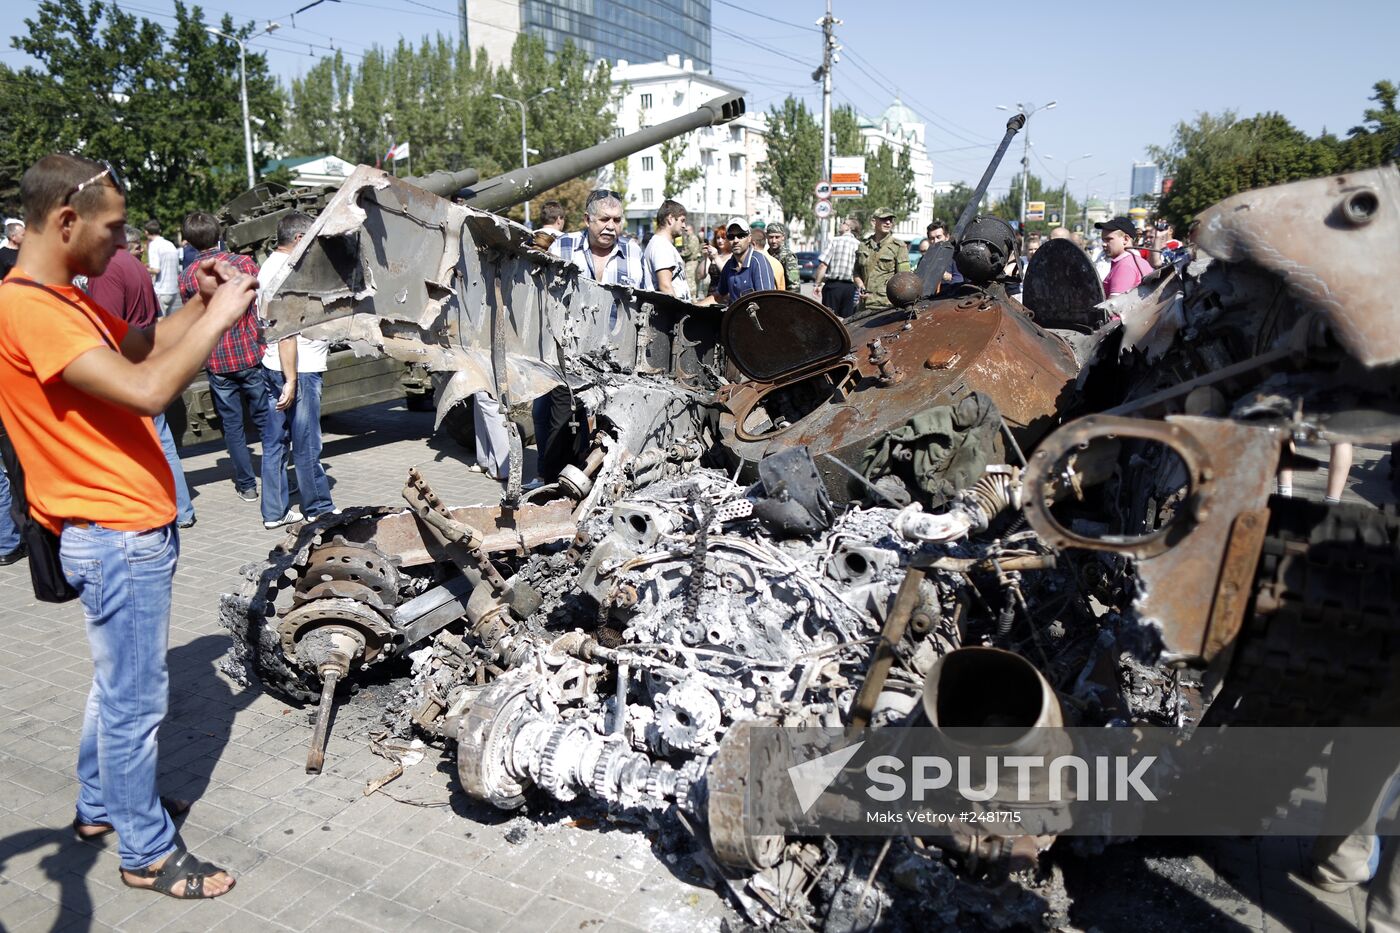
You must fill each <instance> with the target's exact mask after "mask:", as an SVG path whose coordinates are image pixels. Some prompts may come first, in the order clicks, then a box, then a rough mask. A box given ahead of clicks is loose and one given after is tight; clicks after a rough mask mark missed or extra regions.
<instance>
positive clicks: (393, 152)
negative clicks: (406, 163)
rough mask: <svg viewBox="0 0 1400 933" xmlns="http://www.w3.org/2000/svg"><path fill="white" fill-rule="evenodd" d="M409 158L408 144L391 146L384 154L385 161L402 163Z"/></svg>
mask: <svg viewBox="0 0 1400 933" xmlns="http://www.w3.org/2000/svg"><path fill="white" fill-rule="evenodd" d="M407 158H408V143H397V144H396V145H393V146H390V147H389V151H388V152H386V153H384V161H386V162H401V161H402V160H404V159H407Z"/></svg>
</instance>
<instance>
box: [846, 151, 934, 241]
mask: <svg viewBox="0 0 1400 933" xmlns="http://www.w3.org/2000/svg"><path fill="white" fill-rule="evenodd" d="M865 181H866V188H865V197H863V198H858V199H857V200H856V205H857V206H858V210H860V211H862V212H863V213H864V214H865V215H866V216H867V217H868V216H869V214H870V212H871V211H872V210H876V209H878V208H881V207H888V208H889V209H890V210H892V211H894V219H895V223H899V222H901V221H903V220H905V219H906V218H908V217H909V215H911V214H913V213H914V212H915V211H917V210H918V209H919V194H918V192H917V191H915V190H914V170H913V169H912V168H910V165H909V150H908V149H900V150H899V154H898V155H895V152H894V150H893V149H892V148H890V145H889V143H881V144H880V147H879V148H878V149H876V150H875V152H874V153H873V154H871V155H867V156H866V157H865Z"/></svg>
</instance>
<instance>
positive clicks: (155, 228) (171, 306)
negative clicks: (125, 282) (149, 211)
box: [146, 220, 180, 317]
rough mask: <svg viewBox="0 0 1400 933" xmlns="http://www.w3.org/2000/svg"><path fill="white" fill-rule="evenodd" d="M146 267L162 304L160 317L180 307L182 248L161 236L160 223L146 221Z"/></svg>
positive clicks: (158, 299)
mask: <svg viewBox="0 0 1400 933" xmlns="http://www.w3.org/2000/svg"><path fill="white" fill-rule="evenodd" d="M146 265H147V266H148V267H150V271H151V279H152V280H153V284H154V285H155V288H156V300H157V301H159V302H160V316H161V317H165V316H166V315H167V314H169V313H170V312H172V311H174V310H175V309H177V308H179V307H180V248H179V247H177V246H176V245H175V244H174V243H171V242H170V241H169V240H167V239H166V238H165V237H163V236H161V235H160V221H158V220H148V221H146Z"/></svg>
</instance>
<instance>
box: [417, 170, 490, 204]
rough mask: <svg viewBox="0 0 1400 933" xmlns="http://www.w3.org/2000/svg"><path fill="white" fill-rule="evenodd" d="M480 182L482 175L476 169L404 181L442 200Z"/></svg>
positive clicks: (440, 173)
mask: <svg viewBox="0 0 1400 933" xmlns="http://www.w3.org/2000/svg"><path fill="white" fill-rule="evenodd" d="M480 180H481V173H480V172H478V171H477V170H476V169H474V168H464V169H462V170H461V171H460V172H449V171H447V170H445V169H442V170H439V171H436V172H433V173H432V174H430V175H415V176H414V177H412V178H405V179H404V181H406V182H408V183H409V184H410V185H417V186H418V187H419V188H422V189H423V190H424V191H431V192H432V193H433V194H435V195H437V196H438V197H440V198H450V197H453V196H454V195H456V194H457V192H458V191H461V190H462V189H463V188H467V187H470V186H472V185H474V184H476V183H477V182H478V181H480Z"/></svg>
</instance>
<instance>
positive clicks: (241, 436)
mask: <svg viewBox="0 0 1400 933" xmlns="http://www.w3.org/2000/svg"><path fill="white" fill-rule="evenodd" d="M262 374H263V367H262V365H261V364H259V365H257V366H250V367H248V368H247V369H240V370H238V372H234V373H210V374H209V394H210V395H211V396H213V399H214V410H215V411H216V412H218V413H219V420H220V421H221V422H223V426H224V446H225V447H227V448H228V455H229V458H230V459H232V460H233V487H234V488H235V489H237V490H238V491H239V492H243V491H244V490H245V489H256V488H257V487H258V478H257V476H256V475H255V474H254V473H253V455H252V453H251V452H250V451H249V450H248V438H247V435H246V433H245V432H244V430H243V403H244V402H247V403H248V410H249V411H251V412H252V413H253V426H254V427H256V428H257V429H258V431H257V433H258V435H259V436H265V432H264V426H265V424H266V423H267V406H266V405H264V404H263V391H264V386H263V377H262Z"/></svg>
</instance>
